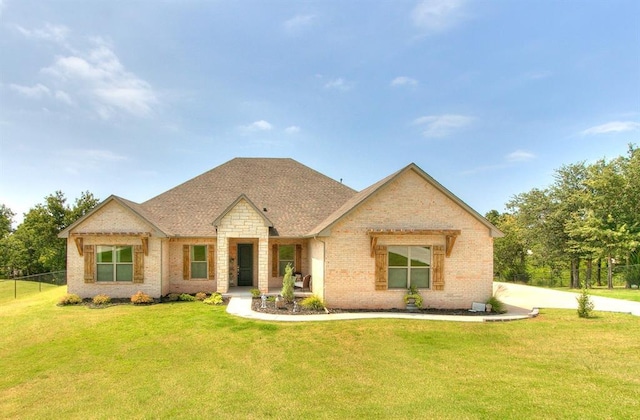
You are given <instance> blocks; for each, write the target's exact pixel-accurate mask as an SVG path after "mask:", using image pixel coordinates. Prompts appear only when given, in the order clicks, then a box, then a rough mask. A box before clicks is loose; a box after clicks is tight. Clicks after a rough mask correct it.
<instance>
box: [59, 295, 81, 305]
mask: <svg viewBox="0 0 640 420" xmlns="http://www.w3.org/2000/svg"><path fill="white" fill-rule="evenodd" d="M80 303H82V298H81V297H80V296H78V295H76V294H75V293H67V294H66V295H64V296H62V297H61V298H60V300H59V301H58V305H60V306H66V305H78V304H80Z"/></svg>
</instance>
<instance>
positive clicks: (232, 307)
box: [227, 295, 537, 322]
mask: <svg viewBox="0 0 640 420" xmlns="http://www.w3.org/2000/svg"><path fill="white" fill-rule="evenodd" d="M251 302H252V298H251V296H242V295H240V296H238V295H234V296H232V297H231V300H229V304H228V306H227V312H228V313H230V314H232V315H236V316H240V317H243V318H250V319H259V320H263V321H286V322H304V321H339V320H350V319H379V318H395V319H422V320H430V321H457V322H499V321H515V320H520V319H527V318H530V317H531V316H535V315H536V314H537V311H533V312H532V311H530V310H527V309H523V308H515V307H512V308H510V310H509V312H508V313H506V314H502V315H487V316H481V315H475V316H464V315H432V314H413V313H408V312H407V313H402V312H351V313H349V312H345V313H337V314H320V315H285V314H283V315H278V314H268V313H263V312H255V311H253V310H252V309H251Z"/></svg>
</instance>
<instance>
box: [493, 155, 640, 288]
mask: <svg viewBox="0 0 640 420" xmlns="http://www.w3.org/2000/svg"><path fill="white" fill-rule="evenodd" d="M506 209H507V211H506V212H504V213H499V212H498V211H496V210H492V211H491V212H489V213H488V214H487V218H488V219H489V220H490V221H491V222H493V223H494V224H495V225H496V226H497V227H498V228H500V229H501V230H502V231H503V232H504V233H505V236H504V238H501V239H498V240H496V242H495V247H494V270H495V271H496V273H497V274H498V275H499V277H500V278H501V279H504V280H508V281H525V282H526V281H528V279H529V278H530V274H531V272H532V271H534V270H535V269H537V268H542V267H544V268H546V269H548V270H547V272H549V273H551V274H550V275H552V276H553V275H554V273H556V274H555V275H557V273H559V272H560V271H561V270H563V269H565V268H568V269H569V270H570V273H571V274H570V286H571V287H574V288H578V287H580V286H581V284H582V283H583V282H584V284H585V285H586V286H587V287H589V286H590V285H591V284H592V281H593V276H594V275H593V271H594V264H595V267H596V270H597V272H598V273H600V269H601V267H606V280H607V286H608V287H609V288H612V287H613V268H614V266H615V265H624V266H626V267H627V268H628V269H627V270H625V271H624V276H625V281H626V283H627V286H630V285H632V284H638V283H640V150H639V149H638V148H637V147H635V146H634V145H629V149H628V152H627V154H626V156H619V157H617V158H614V159H611V160H606V159H601V160H599V161H597V162H595V163H590V164H587V163H586V162H584V161H583V162H579V163H575V164H570V165H565V166H562V167H561V168H560V169H557V170H556V171H555V173H554V182H553V183H552V185H551V186H549V187H548V188H545V189H538V188H534V189H532V190H531V191H528V192H524V193H521V194H518V195H516V196H514V197H513V198H512V199H511V200H510V201H509V202H508V203H507V205H506ZM581 272H582V273H583V276H584V277H582V278H581V275H580V273H581ZM603 277H604V276H603ZM597 279H598V281H599V280H600V276H598V277H597Z"/></svg>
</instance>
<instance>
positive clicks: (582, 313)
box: [576, 286, 594, 318]
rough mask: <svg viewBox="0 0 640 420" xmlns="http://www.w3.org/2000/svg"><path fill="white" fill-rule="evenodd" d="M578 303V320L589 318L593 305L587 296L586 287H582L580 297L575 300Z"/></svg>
mask: <svg viewBox="0 0 640 420" xmlns="http://www.w3.org/2000/svg"><path fill="white" fill-rule="evenodd" d="M576 300H577V301H578V316H579V317H580V318H589V317H590V316H591V312H592V311H593V308H594V305H593V302H592V301H591V297H590V296H589V291H588V290H587V288H586V287H584V286H582V290H581V291H580V295H579V296H578V297H577V298H576Z"/></svg>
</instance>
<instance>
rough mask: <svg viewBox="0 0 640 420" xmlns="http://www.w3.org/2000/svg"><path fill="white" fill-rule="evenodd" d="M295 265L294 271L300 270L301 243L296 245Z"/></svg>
mask: <svg viewBox="0 0 640 420" xmlns="http://www.w3.org/2000/svg"><path fill="white" fill-rule="evenodd" d="M295 265H296V271H298V272H302V245H300V244H297V245H296V260H295Z"/></svg>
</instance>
